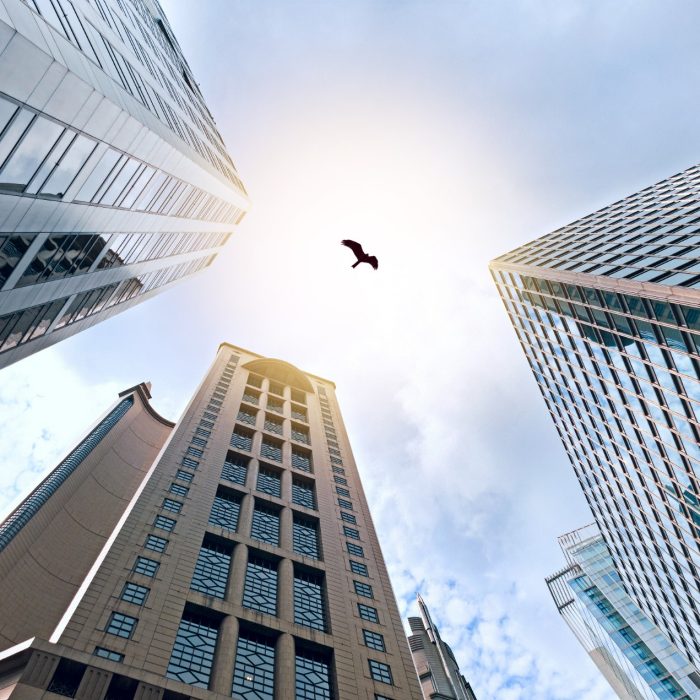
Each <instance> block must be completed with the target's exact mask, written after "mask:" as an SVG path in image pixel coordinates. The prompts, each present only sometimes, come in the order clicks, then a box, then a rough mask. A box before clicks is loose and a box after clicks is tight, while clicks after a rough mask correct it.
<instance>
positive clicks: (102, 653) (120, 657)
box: [92, 647, 124, 664]
mask: <svg viewBox="0 0 700 700" xmlns="http://www.w3.org/2000/svg"><path fill="white" fill-rule="evenodd" d="M92 653H93V655H94V656H99V657H101V658H103V659H109V660H110V661H116V662H117V663H118V664H120V663H122V661H124V654H118V653H117V652H116V651H112V650H111V649H105V647H95V651H93V652H92Z"/></svg>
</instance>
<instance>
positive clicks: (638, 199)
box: [491, 167, 700, 666]
mask: <svg viewBox="0 0 700 700" xmlns="http://www.w3.org/2000/svg"><path fill="white" fill-rule="evenodd" d="M699 251H700V169H698V168H697V167H694V168H691V169H689V170H687V171H685V172H682V173H680V174H678V175H676V176H674V177H671V178H668V179H667V180H664V181H662V182H660V183H658V184H656V185H653V186H651V187H648V188H647V189H645V190H642V191H641V192H638V193H636V194H633V195H631V196H629V197H627V198H625V199H623V200H621V201H619V202H617V203H615V204H612V205H611V206H609V207H606V208H604V209H601V210H600V211H598V212H595V213H594V214H591V215H589V216H586V217H584V218H582V219H580V220H579V221H576V222H574V223H573V224H571V225H569V226H565V227H563V228H561V229H559V230H557V231H555V232H554V233H552V234H550V235H548V236H544V237H543V238H540V239H538V240H536V241H534V242H532V243H529V244H527V245H525V246H523V247H521V248H518V249H517V250H515V251H513V252H511V253H508V254H506V255H504V256H502V257H500V258H498V259H496V260H495V261H493V262H492V263H491V270H492V274H493V277H494V279H495V281H496V284H497V285H498V289H499V291H500V294H501V297H502V299H503V303H504V304H505V306H506V309H507V311H508V314H509V316H510V319H511V322H512V324H513V326H514V328H515V331H516V333H517V336H518V338H519V340H520V343H521V345H522V348H523V350H524V352H525V355H526V357H527V360H528V362H529V364H530V367H531V369H532V372H533V373H534V375H535V378H536V380H537V383H538V385H539V388H540V390H541V392H542V395H543V397H544V399H545V401H546V403H547V407H548V409H549V412H550V414H551V416H552V418H553V420H554V423H555V425H556V428H557V431H558V433H559V436H560V437H561V440H562V442H563V443H564V446H565V448H566V451H567V453H568V456H569V458H570V461H571V463H572V465H573V467H574V470H575V472H576V475H577V477H578V480H579V482H580V484H581V487H582V488H583V491H584V493H585V496H586V499H587V501H588V504H589V505H590V508H591V510H592V511H593V514H594V516H595V519H596V522H597V523H598V526H599V527H600V530H601V532H602V534H603V536H604V538H605V541H606V543H607V545H608V547H609V548H610V551H611V554H612V556H613V559H614V561H615V564H616V568H617V570H618V572H619V574H620V577H621V582H622V584H623V586H624V588H625V590H626V591H627V593H628V594H629V595H630V597H631V598H632V599H633V600H634V602H635V603H636V604H637V605H638V606H639V608H640V609H641V610H642V611H643V612H644V614H645V615H647V616H648V617H649V618H650V619H651V620H652V621H653V622H654V624H656V625H657V626H658V627H659V628H660V629H661V630H662V631H663V632H664V633H665V634H666V636H667V637H668V639H669V640H670V641H671V642H673V643H674V644H675V645H676V646H677V647H678V648H679V649H680V650H681V651H682V652H683V653H684V654H685V655H686V656H687V657H688V658H689V659H690V660H691V661H692V662H693V664H694V665H696V666H698V665H699V664H700V570H699V568H698V567H699V566H700V551H699V549H698V548H699V546H700V503H699V501H698V498H699V494H700V484H699V482H698V478H699V477H700V445H699V437H700V433H699V430H700V425H699V423H698V421H699V419H700V354H699V353H700V259H699V255H698V253H699Z"/></svg>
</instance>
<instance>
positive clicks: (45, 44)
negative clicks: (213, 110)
mask: <svg viewBox="0 0 700 700" xmlns="http://www.w3.org/2000/svg"><path fill="white" fill-rule="evenodd" d="M247 208H248V198H247V195H246V193H245V190H244V188H243V185H242V184H241V181H240V179H239V178H238V175H237V174H236V170H235V167H234V165H233V162H232V161H231V158H230V157H229V155H228V153H227V152H226V149H225V147H224V144H223V141H222V139H221V136H220V135H219V132H218V130H217V128H216V124H215V123H214V119H213V117H212V116H211V114H210V112H209V109H208V108H207V105H206V104H205V102H204V99H203V97H202V94H201V92H200V91H199V88H198V86H197V83H196V81H195V79H194V77H193V75H192V71H191V70H190V67H189V65H188V64H187V61H186V60H185V58H184V56H183V54H182V51H181V49H180V47H179V45H178V43H177V40H176V39H175V36H174V35H173V32H172V29H171V28H170V25H169V24H168V20H167V19H166V17H165V14H164V13H163V10H162V8H161V7H160V5H159V4H158V2H157V1H156V0H128V1H127V0H24V1H23V2H20V1H19V0H2V1H0V367H4V366H6V365H8V364H10V363H12V362H15V361H16V360H18V359H20V358H22V357H25V356H27V355H29V354H31V353H33V352H35V351H37V350H41V349H42V348H45V347H47V346H48V345H51V344H53V343H55V342H57V341H59V340H61V339H63V338H66V337H68V336H70V335H73V334H74V333H77V332H78V331H80V330H83V329H84V328H87V327H89V326H91V325H93V324H95V323H97V322H98V321H102V320H104V319H106V318H109V317H110V316H113V315H114V314H116V313H119V312H120V311H124V310H125V309H128V308H129V307H131V306H134V305H135V304H138V303H140V302H142V301H145V300H146V299H149V298H151V297H152V296H154V295H155V294H158V293H160V292H162V291H164V290H166V289H169V288H170V287H172V286H173V285H174V284H176V283H177V282H178V281H180V280H183V279H185V278H187V277H190V276H192V275H193V274H195V273H196V272H198V271H200V270H203V269H204V268H206V267H207V266H208V265H209V264H210V263H211V262H212V260H213V259H214V258H215V257H216V255H217V253H218V252H219V251H220V250H221V247H222V246H223V245H224V244H225V243H226V241H227V239H228V238H229V236H230V235H231V233H232V231H233V230H234V228H235V225H236V224H237V223H238V222H239V221H240V220H241V219H242V218H243V215H244V213H245V211H246V210H247Z"/></svg>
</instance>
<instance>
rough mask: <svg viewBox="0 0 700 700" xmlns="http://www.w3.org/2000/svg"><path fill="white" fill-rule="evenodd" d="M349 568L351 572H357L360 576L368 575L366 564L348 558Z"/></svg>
mask: <svg viewBox="0 0 700 700" xmlns="http://www.w3.org/2000/svg"><path fill="white" fill-rule="evenodd" d="M350 569H351V571H352V573H353V574H359V575H360V576H369V572H368V571H367V564H361V563H360V562H359V561H353V560H352V559H351V560H350Z"/></svg>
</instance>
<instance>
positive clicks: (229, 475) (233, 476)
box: [221, 452, 249, 486]
mask: <svg viewBox="0 0 700 700" xmlns="http://www.w3.org/2000/svg"><path fill="white" fill-rule="evenodd" d="M248 461H249V460H248V458H247V457H243V455H236V454H232V453H230V452H229V454H228V457H227V458H226V461H225V462H224V468H223V469H222V471H221V478H222V479H225V480H226V481H231V482H232V483H234V484H241V485H242V486H245V480H246V477H247V476H248Z"/></svg>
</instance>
